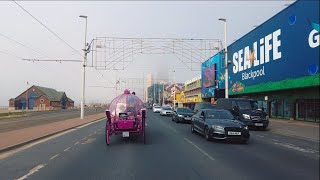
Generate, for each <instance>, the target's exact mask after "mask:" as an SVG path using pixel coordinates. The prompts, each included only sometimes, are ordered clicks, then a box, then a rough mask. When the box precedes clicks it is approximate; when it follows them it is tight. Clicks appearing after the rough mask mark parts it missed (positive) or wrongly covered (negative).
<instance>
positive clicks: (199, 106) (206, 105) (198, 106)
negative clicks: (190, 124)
mask: <svg viewBox="0 0 320 180" xmlns="http://www.w3.org/2000/svg"><path fill="white" fill-rule="evenodd" d="M215 106H216V105H214V104H212V103H210V102H199V103H196V105H195V107H194V110H193V112H194V113H197V112H198V111H199V110H200V109H214V108H215Z"/></svg>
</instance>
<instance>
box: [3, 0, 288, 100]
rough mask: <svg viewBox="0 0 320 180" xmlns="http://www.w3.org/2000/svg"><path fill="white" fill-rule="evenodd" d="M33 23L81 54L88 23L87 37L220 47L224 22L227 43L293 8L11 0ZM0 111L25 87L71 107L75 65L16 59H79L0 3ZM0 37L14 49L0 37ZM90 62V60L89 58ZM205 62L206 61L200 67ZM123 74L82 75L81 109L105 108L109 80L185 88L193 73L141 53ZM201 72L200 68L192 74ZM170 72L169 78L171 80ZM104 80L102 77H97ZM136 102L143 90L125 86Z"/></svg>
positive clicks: (110, 93)
mask: <svg viewBox="0 0 320 180" xmlns="http://www.w3.org/2000/svg"><path fill="white" fill-rule="evenodd" d="M17 2H18V3H19V4H20V5H21V6H23V7H24V8H25V9H26V10H28V11H29V12H30V13H31V14H32V15H34V16H35V17H36V18H37V19H39V20H40V21H41V22H43V23H44V24H45V25H46V26H48V27H49V28H50V29H51V30H53V31H54V32H55V33H57V34H58V35H59V36H60V37H61V38H62V39H63V40H65V41H66V42H67V43H69V44H70V45H71V46H72V47H73V48H75V49H76V50H78V52H80V53H81V54H82V51H81V49H83V47H84V27H85V21H84V19H81V18H79V15H86V16H88V36H87V40H88V41H90V40H92V39H93V38H95V37H133V38H147V37H160V38H165V37H167V38H206V39H207V38H210V39H211V38H212V39H221V40H224V39H223V38H224V34H223V33H224V29H223V23H222V22H221V21H218V20H217V19H218V18H220V17H223V18H226V19H227V21H228V39H227V40H228V44H230V43H232V42H233V41H234V40H236V39H238V38H240V37H242V36H243V35H245V34H246V33H247V32H249V31H251V30H252V29H253V27H254V26H256V25H260V24H261V23H263V22H264V21H266V20H267V19H269V18H270V17H272V16H273V15H275V14H276V13H278V12H279V11H281V10H282V9H284V8H285V7H286V6H285V4H287V3H292V1H287V0H286V1H258V2H256V1H225V2H222V1H203V2H196V1H186V2H182V1H175V2H169V1H163V2H161V1H158V2H157V1H149V2H148V1H142V2H135V1H130V2H125V1H120V2H110V1H105V2H104V1H95V2H84V1H73V2H63V1H62V2H59V1H53V2H49V1H43V2H37V1H35V2H28V1H22V2H19V1H17ZM0 17H1V25H0V27H1V28H0V62H1V65H0V75H1V76H0V81H1V95H0V106H8V99H10V98H14V97H16V96H18V95H19V94H20V93H21V92H22V91H24V90H25V89H26V88H27V81H28V82H29V84H30V85H39V86H44V87H50V88H54V89H56V90H59V91H65V92H66V94H67V96H69V97H70V98H71V99H73V100H74V101H75V104H76V105H78V104H79V102H80V92H81V89H80V87H81V70H80V68H81V64H80V63H71V62H63V63H56V62H34V63H33V62H27V61H22V60H21V59H20V58H35V59H75V60H81V59H82V56H80V55H79V54H78V52H75V51H73V50H72V49H71V48H70V47H68V46H67V45H66V44H64V43H63V42H62V41H60V40H59V39H58V38H57V37H55V36H54V35H53V34H51V33H50V32H49V31H48V30H47V29H45V28H44V27H43V26H41V25H40V24H39V23H38V22H37V21H36V20H34V19H33V18H32V17H31V16H29V15H28V14H27V13H26V12H24V11H23V10H22V9H21V8H20V7H19V6H17V5H16V4H15V3H14V2H11V1H5V2H3V1H2V2H0ZM2 35H5V36H7V37H10V38H12V39H14V40H15V41H17V42H20V43H23V44H24V45H27V46H28V47H29V48H26V47H23V46H21V45H19V44H18V43H15V42H13V41H12V40H8V39H7V38H5V37H3V36H2ZM89 56H91V55H90V54H89ZM203 61H205V59H204V60H203ZM129 67H130V69H129V68H128V69H126V70H123V71H117V72H116V71H110V70H109V71H99V72H98V71H96V70H95V69H94V68H87V73H86V75H87V76H86V102H87V103H90V102H102V103H104V102H107V101H110V100H111V99H112V98H113V97H114V96H115V93H116V92H115V89H107V88H99V87H90V86H106V87H111V86H112V87H113V86H114V84H111V82H112V83H114V82H115V76H116V75H118V77H119V78H142V77H143V75H144V76H146V75H147V74H148V73H153V74H154V75H156V76H157V77H158V78H167V79H172V78H173V76H175V78H176V81H178V82H185V81H187V80H189V79H192V78H193V77H195V76H197V75H199V74H200V71H190V70H189V69H186V68H183V67H184V66H183V65H182V64H181V62H180V61H179V60H178V59H177V58H176V57H175V56H174V55H161V54H158V55H148V54H143V55H141V56H138V57H136V58H135V59H134V62H133V63H132V64H130V66H129ZM199 68H200V67H199ZM173 69H175V75H174V74H173V72H172V71H173ZM101 74H103V76H102V75H101ZM131 88H132V89H134V90H135V91H136V92H137V94H138V95H139V96H140V97H142V94H143V92H142V89H141V88H139V87H138V85H135V87H131Z"/></svg>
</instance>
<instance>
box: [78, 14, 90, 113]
mask: <svg viewBox="0 0 320 180" xmlns="http://www.w3.org/2000/svg"><path fill="white" fill-rule="evenodd" d="M79 17H80V18H85V19H86V28H85V34H84V49H83V53H84V56H83V61H82V85H81V90H82V92H81V115H80V119H83V117H84V103H85V102H84V101H85V97H84V94H85V80H86V61H87V19H88V18H87V16H84V15H80V16H79Z"/></svg>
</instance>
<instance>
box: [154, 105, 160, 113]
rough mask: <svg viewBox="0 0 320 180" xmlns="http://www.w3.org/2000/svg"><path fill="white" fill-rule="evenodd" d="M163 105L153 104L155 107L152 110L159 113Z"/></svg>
mask: <svg viewBox="0 0 320 180" xmlns="http://www.w3.org/2000/svg"><path fill="white" fill-rule="evenodd" d="M161 109H162V108H161V106H153V108H152V111H153V112H154V113H158V112H160V111H161Z"/></svg>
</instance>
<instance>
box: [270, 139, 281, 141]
mask: <svg viewBox="0 0 320 180" xmlns="http://www.w3.org/2000/svg"><path fill="white" fill-rule="evenodd" d="M271 140H272V141H277V142H278V141H279V140H277V139H271Z"/></svg>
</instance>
